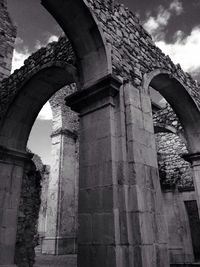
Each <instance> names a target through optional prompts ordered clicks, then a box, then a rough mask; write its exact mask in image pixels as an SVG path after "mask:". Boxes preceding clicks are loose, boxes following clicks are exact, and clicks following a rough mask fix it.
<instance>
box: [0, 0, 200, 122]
mask: <svg viewBox="0 0 200 267" xmlns="http://www.w3.org/2000/svg"><path fill="white" fill-rule="evenodd" d="M88 6H89V7H90V8H91V10H92V11H93V12H94V14H95V15H96V17H97V19H98V24H99V25H100V27H101V28H102V29H103V32H104V37H105V39H106V42H107V44H108V45H109V47H110V49H111V54H112V68H113V72H114V74H115V75H117V76H118V77H119V78H120V79H122V80H123V82H124V83H126V82H129V81H130V82H131V83H132V84H133V85H135V86H137V87H138V88H139V89H142V86H143V84H142V81H143V77H144V74H146V73H149V72H151V71H153V70H156V69H162V70H166V71H169V73H171V74H172V75H173V76H174V77H176V78H177V79H178V80H180V82H182V83H183V84H184V85H185V86H186V90H187V91H188V93H189V94H190V95H191V96H192V98H193V99H194V101H195V102H196V103H197V104H198V106H200V93H199V92H200V90H199V88H200V86H199V84H198V83H197V82H196V81H195V80H193V79H192V77H191V76H190V75H189V74H188V73H184V72H183V70H182V69H181V67H180V65H174V64H173V62H172V61H171V59H170V58H169V56H166V55H164V53H163V52H162V51H161V50H160V49H159V48H158V47H156V46H155V44H154V43H153V41H152V37H151V36H150V35H149V34H148V33H147V32H146V31H145V30H144V28H143V27H142V25H141V23H140V22H139V19H138V18H137V17H136V16H135V15H134V14H133V13H132V12H130V11H129V10H128V9H127V8H125V7H124V6H123V5H120V4H113V1H101V0H97V1H93V0H88ZM56 61H60V62H62V63H63V64H64V62H67V63H70V64H73V65H74V66H75V65H76V63H75V62H76V59H75V55H74V52H73V49H72V47H71V45H70V43H69V42H66V40H65V38H64V37H63V38H61V39H60V40H59V41H58V43H54V44H49V45H48V46H47V47H46V48H42V49H40V50H39V51H37V52H36V53H34V54H33V55H31V56H30V57H29V58H28V59H27V60H26V61H25V65H24V66H23V67H22V68H20V70H17V71H15V73H14V74H13V75H11V76H10V77H9V78H8V79H6V80H4V81H3V82H2V83H1V84H0V87H1V92H0V114H1V117H2V116H3V114H5V111H6V109H7V107H8V105H9V104H10V103H11V100H12V99H13V97H14V95H15V94H16V93H17V91H19V89H20V88H21V86H22V84H23V83H24V82H25V81H27V80H28V79H30V77H31V76H32V75H33V74H34V73H36V72H37V71H38V70H40V69H41V67H42V66H45V65H46V64H47V65H48V63H53V62H56Z"/></svg>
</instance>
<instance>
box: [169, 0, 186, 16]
mask: <svg viewBox="0 0 200 267" xmlns="http://www.w3.org/2000/svg"><path fill="white" fill-rule="evenodd" d="M169 9H170V10H172V11H175V14H176V15H177V16H179V15H181V14H182V12H183V5H182V3H181V2H180V1H179V0H175V1H173V2H172V3H171V4H170V6H169Z"/></svg>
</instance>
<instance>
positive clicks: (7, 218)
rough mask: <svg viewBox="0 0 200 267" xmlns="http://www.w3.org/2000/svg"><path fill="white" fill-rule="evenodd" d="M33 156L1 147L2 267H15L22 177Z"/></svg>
mask: <svg viewBox="0 0 200 267" xmlns="http://www.w3.org/2000/svg"><path fill="white" fill-rule="evenodd" d="M31 158H32V154H30V153H25V152H20V151H14V150H9V149H6V148H4V147H0V266H2V267H3V266H6V267H13V266H15V265H14V254H15V242H16V231H17V217H18V216H17V215H18V207H19V200H20V193H21V184H22V177H23V174H24V167H25V164H26V162H27V161H29V160H30V159H31Z"/></svg>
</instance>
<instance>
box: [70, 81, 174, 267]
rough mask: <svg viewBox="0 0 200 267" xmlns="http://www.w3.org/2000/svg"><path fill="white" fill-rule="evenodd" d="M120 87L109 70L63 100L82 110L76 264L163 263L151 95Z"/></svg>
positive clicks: (145, 266)
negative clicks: (96, 80)
mask: <svg viewBox="0 0 200 267" xmlns="http://www.w3.org/2000/svg"><path fill="white" fill-rule="evenodd" d="M119 87H120V82H119V81H118V80H117V79H115V78H113V77H112V76H108V77H106V78H104V79H103V80H101V81H99V82H98V83H97V84H95V85H94V86H92V87H90V88H87V89H83V90H81V91H79V92H77V93H75V94H74V95H72V96H69V97H68V98H67V99H66V101H67V105H69V106H70V107H71V108H72V110H75V111H77V112H79V113H80V162H79V164H80V165H79V170H80V174H79V175H80V177H79V185H80V186H79V209H78V224H79V230H78V267H85V266H87V267H102V266H104V267H124V266H130V267H169V257H168V250H167V241H166V240H167V227H166V221H165V218H164V215H163V213H162V212H163V211H162V196H161V189H160V182H159V176H158V168H157V157H156V149H155V140H154V133H153V122H152V114H151V102H150V98H149V96H148V95H144V94H142V93H140V91H139V90H138V89H136V88H133V87H131V86H129V85H128V86H127V87H125V88H123V87H121V89H120V90H119ZM123 89H124V90H123Z"/></svg>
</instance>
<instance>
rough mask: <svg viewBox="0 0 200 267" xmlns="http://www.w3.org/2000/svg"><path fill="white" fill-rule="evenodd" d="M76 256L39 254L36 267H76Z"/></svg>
mask: <svg viewBox="0 0 200 267" xmlns="http://www.w3.org/2000/svg"><path fill="white" fill-rule="evenodd" d="M76 266H77V265H76V256H75V255H61V256H52V255H42V254H37V257H36V263H35V265H34V267H76Z"/></svg>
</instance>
